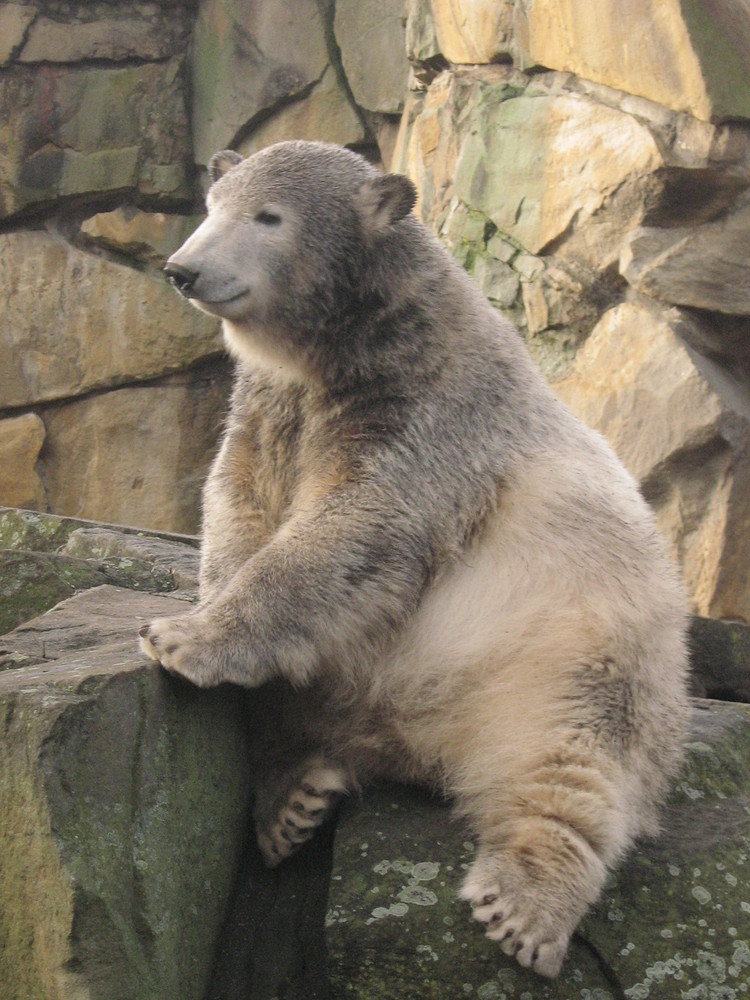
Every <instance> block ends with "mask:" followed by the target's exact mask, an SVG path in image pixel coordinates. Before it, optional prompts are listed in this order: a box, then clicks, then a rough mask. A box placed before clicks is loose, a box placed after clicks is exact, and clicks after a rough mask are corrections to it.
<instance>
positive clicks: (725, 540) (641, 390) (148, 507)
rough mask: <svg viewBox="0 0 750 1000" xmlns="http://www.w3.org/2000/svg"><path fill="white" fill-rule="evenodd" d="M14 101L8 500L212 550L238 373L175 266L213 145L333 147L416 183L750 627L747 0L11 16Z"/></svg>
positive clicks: (5, 411) (690, 557) (346, 0)
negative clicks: (204, 534) (204, 499)
mask: <svg viewBox="0 0 750 1000" xmlns="http://www.w3.org/2000/svg"><path fill="white" fill-rule="evenodd" d="M0 106H1V107H2V108H3V116H2V123H1V124H0V297H2V310H1V315H2V317H3V320H2V335H1V336H0V469H2V476H1V482H0V503H5V504H9V505H14V506H22V507H27V508H31V509H36V510H47V511H52V512H58V513H63V514H68V515H75V516H79V517H85V518H94V519H99V520H106V521H114V522H120V523H126V524H131V525H139V526H146V527H150V528H156V529H162V530H171V531H183V532H194V531H197V530H198V527H199V493H200V484H201V481H202V479H203V478H204V475H205V472H206V469H207V466H208V463H209V462H210V459H211V456H212V452H213V449H214V447H215V444H216V440H217V436H218V434H219V433H220V427H221V421H222V413H223V408H224V406H225V405H226V404H225V401H226V395H227V387H228V380H229V377H230V373H229V369H228V363H227V361H226V360H225V359H224V357H223V355H222V352H221V343H220V336H219V332H218V329H217V326H216V324H215V322H214V321H213V320H211V319H209V318H207V317H205V316H202V315H201V314H199V313H197V312H196V311H195V310H192V309H190V308H189V307H188V306H187V305H185V304H184V303H183V302H182V301H180V299H179V298H178V297H177V296H176V295H174V294H173V293H172V292H171V290H170V289H169V288H168V287H167V285H166V283H165V282H164V281H163V279H162V277H161V275H160V274H159V267H160V265H161V263H162V262H163V261H164V259H165V257H166V256H168V254H169V253H170V252H171V251H172V250H173V249H174V248H176V247H177V246H178V245H179V244H180V242H181V241H182V240H183V239H184V238H185V236H186V235H187V234H188V233H189V232H190V231H191V229H192V228H193V227H194V226H195V225H196V224H197V222H198V221H199V219H200V213H201V204H202V193H203V189H204V187H205V164H206V162H207V160H208V158H209V157H210V155H211V154H212V153H213V152H214V151H215V150H216V149H220V148H225V147H230V146H231V147H234V148H235V149H238V150H240V151H241V152H242V153H245V154H247V153H251V152H253V151H254V150H256V149H259V148H261V147H262V146H264V145H267V144H269V143H271V142H274V141H277V140H279V139H285V138H290V137H301V138H316V139H324V140H329V141H334V142H339V143H343V144H345V145H348V146H350V147H352V148H355V149H358V150H360V151H362V152H364V153H365V154H366V155H368V156H369V157H370V158H372V159H373V160H375V161H376V162H380V163H381V164H383V165H384V166H385V167H386V168H387V169H394V170H398V171H404V172H406V173H408V174H409V175H410V176H411V177H412V178H413V179H414V180H415V181H416V183H417V184H418V187H419V190H420V195H421V198H420V205H419V211H420V212H421V214H422V217H423V218H424V219H425V221H426V222H427V223H428V224H429V225H431V226H432V227H433V228H434V229H435V230H436V231H437V232H438V233H439V235H440V236H441V238H442V239H443V240H444V241H445V243H446V245H447V246H448V247H449V248H450V249H451V251H452V252H453V253H454V254H455V255H456V256H457V257H458V259H459V260H460V261H461V263H462V264H463V265H464V266H465V267H466V268H467V269H468V270H469V271H470V272H471V273H472V274H473V276H474V277H475V278H476V280H477V282H478V283H479V285H480V286H481V287H482V289H483V290H484V292H485V293H486V294H487V295H488V296H489V297H490V299H492V301H493V302H494V303H495V304H496V306H497V308H498V309H499V310H500V311H501V312H502V313H503V314H505V315H507V316H509V317H510V318H511V319H512V320H513V321H514V322H515V323H516V324H517V325H518V326H519V328H520V329H521V330H522V332H523V334H524V336H525V337H526V339H527V342H528V345H529V348H530V350H531V352H532V354H533V355H534V357H535V358H536V359H537V361H538V363H539V364H540V366H541V367H542V369H543V370H544V372H545V374H546V375H547V377H548V379H549V380H550V382H551V383H552V384H553V385H554V387H555V389H556V391H557V392H558V393H559V394H560V395H561V396H562V397H563V398H564V399H565V400H566V401H567V402H568V403H569V404H570V405H571V406H572V407H573V409H574V410H576V412H578V413H579V414H580V415H581V416H582V417H583V418H584V419H585V420H586V421H587V422H588V423H589V424H591V425H593V426H595V427H597V428H598V429H600V430H601V431H602V432H603V433H604V434H605V435H606V436H607V437H608V438H609V439H610V440H611V442H612V443H613V444H614V446H615V447H616V449H617V450H618V452H619V454H620V455H621V457H622V458H623V460H624V461H625V463H626V465H627V466H628V467H629V468H630V470H631V471H632V472H633V474H634V475H635V476H636V477H637V478H638V480H639V481H640V482H641V485H642V488H643V491H644V493H645V495H646V496H647V498H648V499H649V500H650V502H651V503H652V504H653V506H654V508H655V510H656V512H657V515H658V518H659V522H660V524H661V527H662V529H663V531H664V532H665V534H666V535H667V536H668V538H669V539H670V541H671V544H672V547H673V549H674V552H675V554H676V556H677V557H678V558H679V559H680V561H681V564H682V566H683V568H684V574H685V578H686V582H687V586H688V589H689V591H690V594H691V598H692V602H693V608H694V610H695V611H696V612H698V613H700V614H704V615H710V616H712V617H720V618H728V619H739V620H744V621H747V620H750V569H749V568H748V567H750V456H749V455H748V442H749V441H750V393H749V391H748V388H749V386H748V383H749V379H750V338H749V337H748V329H749V324H750V320H749V319H748V317H749V316H750V291H749V289H750V280H749V278H750V275H749V274H748V270H749V267H748V252H747V251H748V243H749V242H750V241H749V240H748V235H747V234H748V227H749V225H750V127H749V125H748V119H749V118H750V8H749V7H748V5H747V4H746V3H744V2H742V3H737V2H730V0H662V2H660V3H659V4H654V3H652V2H647V0H627V2H624V0H601V2H600V3H598V4H597V5H596V10H595V11H592V9H591V5H589V4H586V3H583V2H573V3H571V2H563V0H515V2H513V0H408V2H407V3H406V4H404V3H403V0H200V2H196V0H153V2H137V3H129V4H115V3H113V2H109V0H94V2H87V3H83V2H70V0H46V2H44V3H42V2H41V0H36V2H35V0H29V2H25V0H19V2H13V3H0Z"/></svg>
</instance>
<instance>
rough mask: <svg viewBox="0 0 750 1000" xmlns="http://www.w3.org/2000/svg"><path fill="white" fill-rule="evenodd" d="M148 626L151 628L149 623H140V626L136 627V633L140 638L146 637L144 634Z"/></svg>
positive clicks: (146, 633) (146, 632)
mask: <svg viewBox="0 0 750 1000" xmlns="http://www.w3.org/2000/svg"><path fill="white" fill-rule="evenodd" d="M150 628H151V626H150V625H141V627H140V628H139V629H138V635H139V636H140V637H141V638H142V639H145V638H146V636H147V635H148V630H149V629H150Z"/></svg>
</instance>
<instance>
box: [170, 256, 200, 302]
mask: <svg viewBox="0 0 750 1000" xmlns="http://www.w3.org/2000/svg"><path fill="white" fill-rule="evenodd" d="M164 273H165V274H166V276H167V277H168V278H169V280H170V281H171V282H172V284H173V285H174V287H175V288H176V289H177V291H178V292H182V294H183V295H189V293H190V289H191V288H192V287H193V285H194V284H195V282H196V281H197V280H198V273H199V272H198V271H191V270H190V268H189V267H182V265H181V264H169V263H167V264H165V265H164Z"/></svg>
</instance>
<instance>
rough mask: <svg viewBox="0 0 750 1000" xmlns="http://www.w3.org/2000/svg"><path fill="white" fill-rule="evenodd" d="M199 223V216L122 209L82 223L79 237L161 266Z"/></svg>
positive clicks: (201, 217)
mask: <svg viewBox="0 0 750 1000" xmlns="http://www.w3.org/2000/svg"><path fill="white" fill-rule="evenodd" d="M202 220H203V215H166V214H165V213H164V212H141V211H139V210H138V209H136V208H133V206H124V207H121V208H116V209H115V210H114V211H112V212H97V214H96V215H93V216H92V217H91V218H90V219H84V221H83V222H82V223H81V233H82V234H83V235H84V236H85V237H87V238H88V239H89V240H90V241H91V242H92V243H94V244H96V245H97V246H102V247H107V248H108V249H110V250H117V251H119V252H120V253H124V254H127V255H128V256H130V257H134V258H136V259H138V260H142V261H146V262H149V263H154V264H159V265H163V264H164V262H165V260H166V259H167V257H169V256H170V255H171V254H173V253H174V252H175V250H177V249H178V248H179V247H180V246H181V245H182V244H183V243H184V242H185V240H186V239H187V238H188V236H190V234H191V233H192V232H193V231H194V230H195V229H197V228H198V226H199V225H200V223H201V222H202ZM174 325H175V326H177V323H175V324H174Z"/></svg>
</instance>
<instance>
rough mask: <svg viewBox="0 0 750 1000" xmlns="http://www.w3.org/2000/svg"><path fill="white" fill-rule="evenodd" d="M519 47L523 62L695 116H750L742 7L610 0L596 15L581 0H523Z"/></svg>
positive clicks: (748, 25)
mask: <svg viewBox="0 0 750 1000" xmlns="http://www.w3.org/2000/svg"><path fill="white" fill-rule="evenodd" d="M623 39H628V40H632V43H631V44H623ZM636 39H637V41H636ZM516 45H517V50H518V52H519V53H520V56H521V60H522V62H523V63H525V64H528V65H534V64H536V65H540V66H546V67H548V68H549V69H557V70H566V71H569V72H572V73H575V74H576V75H578V76H581V77H584V78H585V79H588V80H594V81H596V82H597V83H604V84H607V85H608V86H610V87H614V88H616V89H617V90H623V91H626V92H627V93H629V94H637V95H638V96H640V97H646V98H648V99H649V100H651V101H656V102H658V103H660V104H663V105H665V106H666V107H668V108H673V109H674V110H676V111H687V112H689V113H690V114H693V115H695V116H696V117H697V118H702V119H705V120H708V119H711V118H726V117H736V116H743V117H747V116H748V115H750V83H748V79H749V75H748V70H749V69H750V10H749V9H748V8H747V6H746V5H745V4H737V3H733V2H731V0H710V2H708V3H706V2H702V0H686V2H680V0H660V2H659V4H658V5H656V6H655V5H654V4H652V3H650V2H649V0H606V2H604V3H599V4H597V6H596V10H595V11H592V9H591V7H590V5H589V4H586V3H583V2H580V0H522V2H521V3H520V4H518V9H517V23H516Z"/></svg>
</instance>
